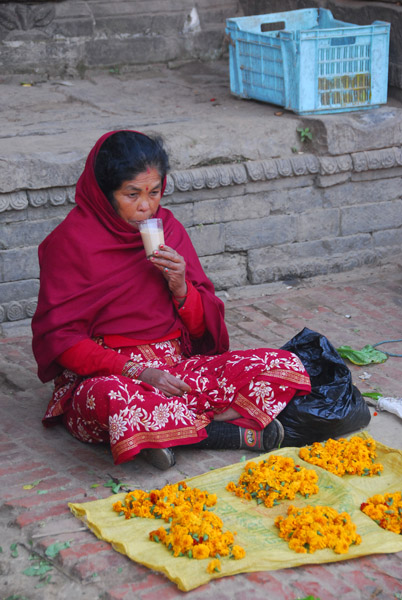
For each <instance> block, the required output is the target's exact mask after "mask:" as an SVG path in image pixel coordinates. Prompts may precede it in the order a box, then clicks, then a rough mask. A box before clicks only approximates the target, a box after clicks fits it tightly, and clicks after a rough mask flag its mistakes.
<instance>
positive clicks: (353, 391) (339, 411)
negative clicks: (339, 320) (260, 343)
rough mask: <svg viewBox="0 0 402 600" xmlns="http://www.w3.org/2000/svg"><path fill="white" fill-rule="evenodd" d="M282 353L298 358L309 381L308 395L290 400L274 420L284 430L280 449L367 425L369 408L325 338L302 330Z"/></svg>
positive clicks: (337, 435)
mask: <svg viewBox="0 0 402 600" xmlns="http://www.w3.org/2000/svg"><path fill="white" fill-rule="evenodd" d="M282 349H283V350H288V351H290V352H293V353H294V354H296V355H297V356H298V357H299V358H300V360H301V361H302V363H303V365H304V367H305V369H306V371H307V373H308V374H309V375H310V379H311V393H310V394H308V395H306V396H296V397H294V398H293V400H291V401H290V402H289V404H288V405H287V406H286V408H285V409H284V410H283V411H282V412H281V413H279V415H278V416H277V419H278V420H279V421H280V422H281V423H282V425H283V426H284V428H285V439H284V440H283V443H282V446H303V445H305V444H312V443H313V442H321V441H323V440H327V439H328V438H335V437H340V436H343V435H345V434H347V433H351V432H352V431H356V430H358V429H361V428H362V427H366V425H368V424H369V422H370V418H371V416H370V411H369V408H368V406H367V404H366V402H365V401H364V399H363V397H362V395H361V394H360V392H359V390H358V389H357V387H355V386H354V385H353V384H352V374H351V372H350V370H349V368H348V367H347V366H346V364H345V363H344V361H343V359H342V358H341V357H340V355H339V354H338V352H337V351H336V350H335V348H334V347H333V346H332V344H331V343H330V342H329V341H328V339H327V338H326V337H324V336H323V335H321V334H319V333H317V332H316V331H312V330H311V329H307V328H304V329H303V330H302V331H300V332H299V333H298V334H297V335H295V337H294V338H292V339H291V340H290V341H289V342H287V343H286V344H285V345H284V346H282Z"/></svg>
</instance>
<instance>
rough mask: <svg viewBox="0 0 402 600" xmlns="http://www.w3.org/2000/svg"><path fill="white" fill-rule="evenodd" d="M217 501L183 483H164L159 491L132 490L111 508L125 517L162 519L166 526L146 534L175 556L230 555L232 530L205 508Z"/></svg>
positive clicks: (213, 496) (213, 495) (213, 497)
mask: <svg viewBox="0 0 402 600" xmlns="http://www.w3.org/2000/svg"><path fill="white" fill-rule="evenodd" d="M216 502H217V496H216V494H209V493H208V492H206V491H205V490H199V489H198V488H193V489H192V488H190V487H188V486H187V485H186V484H185V483H184V482H179V483H177V484H174V485H170V484H169V485H166V486H164V487H163V488H162V489H160V490H151V491H150V492H145V491H144V490H134V491H132V492H129V493H128V494H126V496H125V499H124V502H121V501H119V502H115V503H114V504H113V510H114V511H115V512H119V513H120V514H124V515H125V517H126V518H128V519H129V518H131V517H132V516H136V517H145V518H148V519H155V518H162V519H164V520H165V521H166V522H167V523H169V525H168V528H167V529H165V528H164V527H159V529H155V530H153V531H151V532H150V533H149V538H150V539H151V540H152V541H154V542H161V543H163V544H164V545H165V546H166V547H167V548H168V549H169V550H170V551H171V552H172V554H173V555H174V556H188V557H189V558H197V559H204V558H208V557H209V556H211V557H216V556H217V555H220V556H229V554H230V553H231V552H232V548H233V544H234V535H235V534H234V533H232V532H230V531H225V532H223V522H222V519H221V518H220V517H219V516H218V515H216V514H215V513H214V512H212V511H210V510H207V508H211V507H213V506H214V505H215V504H216Z"/></svg>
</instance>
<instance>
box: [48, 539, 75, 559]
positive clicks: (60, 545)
mask: <svg viewBox="0 0 402 600" xmlns="http://www.w3.org/2000/svg"><path fill="white" fill-rule="evenodd" d="M66 548H70V542H55V543H54V544H51V545H50V546H48V547H47V548H46V550H45V554H46V556H48V557H49V558H54V557H55V556H57V555H58V553H59V552H60V550H65V549H66Z"/></svg>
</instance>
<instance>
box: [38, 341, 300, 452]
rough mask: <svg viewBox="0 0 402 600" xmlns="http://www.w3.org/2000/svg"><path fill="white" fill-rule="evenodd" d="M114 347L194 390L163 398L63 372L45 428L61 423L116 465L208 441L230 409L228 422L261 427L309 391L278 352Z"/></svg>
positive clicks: (133, 384)
mask: <svg viewBox="0 0 402 600" xmlns="http://www.w3.org/2000/svg"><path fill="white" fill-rule="evenodd" d="M117 350H118V352H121V353H122V354H125V355H127V356H128V357H130V358H131V360H133V361H136V362H141V363H145V364H146V365H147V367H154V368H158V369H162V370H164V371H167V372H169V373H171V374H172V375H175V376H176V377H179V378H180V379H182V380H183V381H185V382H186V383H187V384H189V385H190V387H191V388H192V391H191V392H188V393H186V394H184V395H183V396H181V397H179V396H171V397H169V396H166V395H165V394H163V393H162V392H161V391H159V390H158V389H157V388H155V387H153V386H151V385H149V384H146V383H143V382H141V381H139V380H132V379H129V378H128V377H124V376H123V375H108V376H102V377H86V378H84V377H80V376H78V375H76V374H74V373H72V372H71V371H67V370H65V371H64V372H63V373H62V374H61V375H60V376H59V377H58V378H57V379H56V380H55V390H54V393H53V397H52V399H51V401H50V403H49V406H48V409H47V411H46V414H45V416H44V418H43V423H44V424H45V425H51V424H52V423H54V422H55V421H59V420H60V419H62V420H63V422H64V425H65V426H66V428H67V429H68V431H70V433H71V434H72V435H73V436H75V437H76V438H78V439H79V440H81V441H83V442H89V443H99V442H109V443H110V446H111V450H112V454H113V459H114V461H115V463H116V464H119V463H122V462H126V461H128V460H130V459H131V458H133V457H134V456H135V455H136V454H138V452H140V450H142V449H143V448H167V447H170V446H178V445H183V444H194V443H196V442H199V441H201V440H202V439H204V438H205V437H207V434H206V431H205V427H206V425H208V423H209V422H210V421H211V420H212V419H213V417H214V415H216V414H219V413H222V412H224V411H225V410H226V409H227V408H229V406H230V407H232V408H234V409H235V410H236V411H237V412H238V413H239V414H240V415H241V417H240V418H238V419H236V420H235V421H232V423H235V424H238V425H241V426H246V427H251V428H253V429H256V430H261V429H263V428H264V427H266V426H267V425H268V424H269V423H270V422H271V421H272V419H274V418H275V417H276V415H277V414H278V413H280V412H281V410H283V409H284V408H285V406H286V405H287V403H288V402H289V401H290V400H291V399H292V398H293V396H295V395H296V394H300V395H304V394H308V393H309V392H310V389H311V388H310V379H309V376H308V374H307V373H306V371H305V369H304V366H303V364H302V363H301V361H300V359H299V358H298V357H297V356H296V355H295V354H292V353H291V352H286V351H284V350H271V349H269V348H259V349H256V350H234V351H230V352H225V353H224V354H219V355H217V356H193V357H191V358H186V357H184V356H183V354H182V352H181V347H180V341H179V340H169V341H167V342H161V343H153V344H149V345H143V346H134V347H129V348H120V349H117Z"/></svg>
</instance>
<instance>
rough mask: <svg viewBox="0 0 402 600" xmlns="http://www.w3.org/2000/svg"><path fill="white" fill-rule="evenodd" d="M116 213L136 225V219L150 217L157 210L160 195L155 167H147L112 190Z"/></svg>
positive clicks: (160, 188)
mask: <svg viewBox="0 0 402 600" xmlns="http://www.w3.org/2000/svg"><path fill="white" fill-rule="evenodd" d="M113 196H114V200H115V207H116V211H117V214H118V215H120V217H121V218H122V219H124V220H125V221H127V223H130V225H133V226H134V227H135V226H136V224H137V222H138V221H145V219H152V217H153V216H154V215H155V213H156V211H157V210H158V207H159V204H160V201H161V196H162V183H161V176H160V174H159V172H158V170H157V169H156V168H155V167H149V168H148V169H147V170H146V171H144V173H140V174H139V175H137V177H135V178H134V179H130V180H129V181H123V183H122V185H121V187H120V188H119V189H118V190H116V191H115V192H113Z"/></svg>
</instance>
